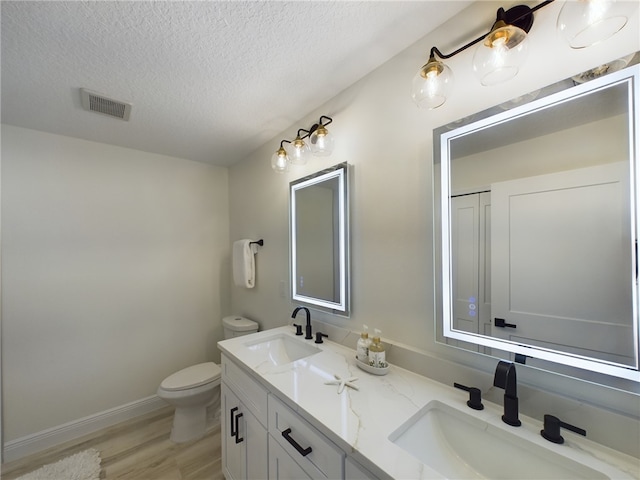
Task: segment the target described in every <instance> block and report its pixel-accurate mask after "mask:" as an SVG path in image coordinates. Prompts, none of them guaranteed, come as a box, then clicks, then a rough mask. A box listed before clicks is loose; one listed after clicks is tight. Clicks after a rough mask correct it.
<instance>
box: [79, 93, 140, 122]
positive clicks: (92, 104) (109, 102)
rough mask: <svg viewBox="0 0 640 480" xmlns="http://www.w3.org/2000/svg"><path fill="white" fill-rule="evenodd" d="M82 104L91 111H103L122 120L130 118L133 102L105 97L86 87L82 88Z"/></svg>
mask: <svg viewBox="0 0 640 480" xmlns="http://www.w3.org/2000/svg"><path fill="white" fill-rule="evenodd" d="M80 94H81V96H82V106H83V107H84V109H85V110H89V111H90V112H96V113H102V114H103V115H108V116H110V117H115V118H119V119H120V120H129V115H131V104H130V103H126V102H121V101H120V100H114V99H112V98H108V97H105V96H104V95H102V94H100V93H96V92H92V91H91V90H87V89H85V88H81V89H80Z"/></svg>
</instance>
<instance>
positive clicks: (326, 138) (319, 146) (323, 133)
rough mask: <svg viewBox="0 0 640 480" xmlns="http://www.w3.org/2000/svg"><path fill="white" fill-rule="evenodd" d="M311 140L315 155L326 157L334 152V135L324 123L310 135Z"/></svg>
mask: <svg viewBox="0 0 640 480" xmlns="http://www.w3.org/2000/svg"><path fill="white" fill-rule="evenodd" d="M309 142H310V143H311V151H312V152H313V154H314V155H318V156H320V157H326V156H328V155H331V153H332V152H333V146H334V139H333V135H331V133H330V132H329V130H327V128H326V127H325V126H324V125H322V123H321V124H320V125H319V126H318V128H316V129H315V130H314V131H313V133H312V134H311V135H310V136H309Z"/></svg>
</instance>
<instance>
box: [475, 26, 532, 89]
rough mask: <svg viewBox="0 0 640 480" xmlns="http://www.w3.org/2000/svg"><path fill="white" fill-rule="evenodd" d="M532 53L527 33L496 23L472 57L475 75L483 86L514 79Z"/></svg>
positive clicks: (514, 27)
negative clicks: (530, 52) (528, 55)
mask: <svg viewBox="0 0 640 480" xmlns="http://www.w3.org/2000/svg"><path fill="white" fill-rule="evenodd" d="M528 53H529V39H528V38H527V33H526V32H525V31H524V30H522V29H521V28H518V27H516V26H515V25H507V24H505V23H504V22H502V21H498V22H496V25H495V26H494V29H493V30H492V31H491V33H489V34H488V35H487V36H486V37H485V39H484V41H483V42H482V43H480V44H479V45H478V48H476V52H475V53H474V55H473V71H474V72H475V73H476V76H477V77H478V79H479V80H480V83H482V85H484V86H490V85H497V84H499V83H502V82H506V81H507V80H510V79H512V78H513V77H515V76H516V75H517V74H518V72H519V71H520V67H521V66H522V64H523V63H524V61H525V60H526V58H527V54H528Z"/></svg>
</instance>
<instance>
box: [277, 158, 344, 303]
mask: <svg viewBox="0 0 640 480" xmlns="http://www.w3.org/2000/svg"><path fill="white" fill-rule="evenodd" d="M348 194H349V188H348V165H347V164H346V163H341V164H338V165H335V166H333V167H330V168H328V169H325V170H322V171H320V172H317V173H314V174H312V175H309V176H307V177H304V178H301V179H298V180H295V181H293V182H291V183H290V186H289V206H290V208H289V219H290V235H289V236H290V252H291V258H290V264H291V265H290V267H291V269H290V270H291V298H292V300H293V301H294V302H298V303H302V304H306V305H308V306H309V307H311V308H316V309H319V310H323V311H326V312H329V313H334V314H338V315H343V316H349V304H350V298H349V296H350V288H349V286H350V284H349V281H350V272H349V202H348V198H349V195H348Z"/></svg>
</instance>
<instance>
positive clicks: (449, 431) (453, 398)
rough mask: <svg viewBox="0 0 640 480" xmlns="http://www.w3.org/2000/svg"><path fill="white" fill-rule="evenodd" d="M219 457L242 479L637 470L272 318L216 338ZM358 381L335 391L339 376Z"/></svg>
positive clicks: (591, 446) (607, 475) (630, 462)
mask: <svg viewBox="0 0 640 480" xmlns="http://www.w3.org/2000/svg"><path fill="white" fill-rule="evenodd" d="M218 346H219V348H220V350H221V351H222V413H221V418H222V458H223V472H224V474H225V476H226V478H227V480H239V479H243V478H273V479H280V478H282V479H285V478H296V479H299V478H314V479H315V478H318V479H322V478H330V479H337V478H348V479H370V478H415V479H418V478H419V479H426V478H465V477H466V478H471V477H473V478H510V479H517V478H531V475H532V472H535V474H534V476H535V477H538V478H564V479H569V478H576V479H578V478H599V479H613V478H619V479H633V478H635V479H639V478H640V459H638V458H635V457H631V456H629V455H625V454H623V453H620V452H616V451H614V450H612V449H610V448H607V447H605V446H602V445H599V444H597V443H595V442H592V441H590V440H589V439H588V438H583V437H581V436H579V435H577V434H574V433H572V432H568V431H564V430H563V432H562V434H563V436H564V438H565V443H564V444H562V445H557V444H554V443H551V442H549V441H547V440H545V439H544V438H542V437H541V436H540V431H541V429H542V427H543V426H542V421H541V420H537V419H532V418H529V417H526V416H521V417H520V419H521V421H522V426H520V427H511V426H509V425H506V424H505V423H503V422H502V420H501V416H502V413H503V411H502V405H496V404H493V403H490V402H487V401H483V403H484V406H485V408H484V409H483V410H481V411H477V410H472V409H470V408H469V407H468V406H467V400H468V398H469V396H468V393H466V392H464V391H461V390H458V389H455V388H453V386H447V385H444V384H441V383H438V382H435V381H433V380H430V379H428V378H426V377H423V376H420V375H417V374H415V373H412V372H410V371H408V370H405V369H402V368H399V367H396V366H393V365H392V366H391V368H390V371H389V373H388V374H387V375H385V376H376V375H371V374H369V373H367V372H365V371H362V370H360V369H359V368H358V367H357V365H356V362H357V360H356V358H355V351H354V350H351V349H349V348H346V347H344V346H342V345H339V344H337V343H334V342H331V341H328V340H325V341H324V343H322V344H315V343H314V341H313V340H304V339H303V337H301V336H296V335H295V329H294V328H293V327H289V326H287V327H280V328H276V329H272V330H266V331H262V332H258V333H255V334H252V335H248V336H245V337H239V338H235V339H229V340H224V341H221V342H219V343H218ZM351 377H357V378H358V379H357V380H356V381H354V382H352V383H353V384H354V385H355V386H357V387H358V389H352V388H349V387H345V388H344V389H343V390H342V393H338V389H339V385H336V384H335V383H336V382H335V381H336V380H340V379H342V380H345V379H349V378H351Z"/></svg>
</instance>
